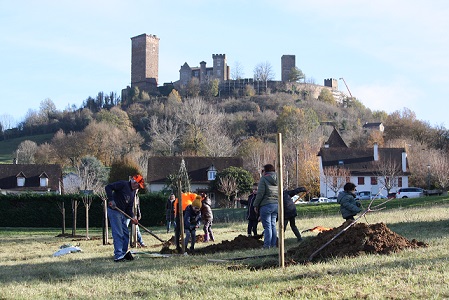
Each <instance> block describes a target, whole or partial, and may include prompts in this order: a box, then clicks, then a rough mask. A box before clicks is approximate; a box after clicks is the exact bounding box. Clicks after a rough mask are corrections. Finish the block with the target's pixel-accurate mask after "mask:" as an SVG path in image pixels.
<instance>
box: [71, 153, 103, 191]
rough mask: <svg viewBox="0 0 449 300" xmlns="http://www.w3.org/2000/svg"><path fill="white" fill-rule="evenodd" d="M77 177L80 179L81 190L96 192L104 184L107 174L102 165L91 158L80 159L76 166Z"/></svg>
mask: <svg viewBox="0 0 449 300" xmlns="http://www.w3.org/2000/svg"><path fill="white" fill-rule="evenodd" d="M77 172H78V176H79V178H80V179H81V190H84V191H86V190H87V191H98V190H100V189H102V187H103V186H104V184H105V181H106V177H107V172H106V169H105V168H104V166H103V164H102V163H101V162H100V161H99V160H98V159H96V158H95V157H92V156H85V157H83V158H81V160H80V162H79V164H78V165H77Z"/></svg>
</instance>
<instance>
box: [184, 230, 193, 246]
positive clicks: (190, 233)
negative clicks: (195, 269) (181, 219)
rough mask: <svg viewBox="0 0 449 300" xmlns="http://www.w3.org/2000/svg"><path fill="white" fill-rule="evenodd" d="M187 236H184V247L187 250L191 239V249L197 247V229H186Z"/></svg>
mask: <svg viewBox="0 0 449 300" xmlns="http://www.w3.org/2000/svg"><path fill="white" fill-rule="evenodd" d="M184 233H185V235H186V236H185V238H184V249H186V250H187V245H188V244H189V240H191V244H190V251H193V250H194V249H195V240H196V230H192V231H190V230H189V229H184Z"/></svg>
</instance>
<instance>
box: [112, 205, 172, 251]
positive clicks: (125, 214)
mask: <svg viewBox="0 0 449 300" xmlns="http://www.w3.org/2000/svg"><path fill="white" fill-rule="evenodd" d="M115 210H116V211H118V212H119V213H121V214H122V215H124V216H125V217H127V218H128V219H133V218H131V217H130V216H129V215H128V214H127V213H125V212H124V211H123V210H121V209H120V208H118V207H116V208H115ZM136 225H138V226H139V227H140V228H142V229H143V230H145V231H146V232H148V233H149V234H151V235H152V236H154V237H155V238H156V239H158V240H159V241H161V242H162V243H165V242H166V241H164V240H163V239H161V238H160V237H158V236H157V235H156V234H154V233H153V232H152V231H151V230H149V229H147V228H145V227H144V226H143V225H142V224H140V223H139V222H137V224H136Z"/></svg>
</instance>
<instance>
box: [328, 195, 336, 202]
mask: <svg viewBox="0 0 449 300" xmlns="http://www.w3.org/2000/svg"><path fill="white" fill-rule="evenodd" d="M327 202H329V203H336V202H337V197H336V196H333V197H327Z"/></svg>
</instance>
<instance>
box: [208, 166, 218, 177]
mask: <svg viewBox="0 0 449 300" xmlns="http://www.w3.org/2000/svg"><path fill="white" fill-rule="evenodd" d="M215 176H217V169H215V167H214V165H211V166H210V167H209V169H207V180H209V181H212V180H215Z"/></svg>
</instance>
